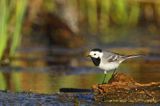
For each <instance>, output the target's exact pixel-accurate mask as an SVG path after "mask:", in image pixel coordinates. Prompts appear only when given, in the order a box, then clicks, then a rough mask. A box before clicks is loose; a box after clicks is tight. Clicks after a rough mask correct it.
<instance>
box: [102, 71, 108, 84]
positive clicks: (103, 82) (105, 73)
mask: <svg viewBox="0 0 160 106" xmlns="http://www.w3.org/2000/svg"><path fill="white" fill-rule="evenodd" d="M106 76H107V71H104V77H103V81H102V84H105V83H106V82H105V79H106Z"/></svg>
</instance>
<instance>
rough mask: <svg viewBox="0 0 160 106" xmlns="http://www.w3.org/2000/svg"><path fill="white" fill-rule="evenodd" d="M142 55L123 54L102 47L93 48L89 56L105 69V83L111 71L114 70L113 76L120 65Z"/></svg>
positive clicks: (96, 64) (95, 63)
mask: <svg viewBox="0 0 160 106" xmlns="http://www.w3.org/2000/svg"><path fill="white" fill-rule="evenodd" d="M140 56H141V55H139V54H138V55H122V54H118V53H114V52H110V51H104V50H102V49H100V48H94V49H92V50H91V51H90V52H89V54H88V57H90V58H91V60H92V62H93V63H94V65H95V66H97V67H99V68H100V69H102V70H104V78H103V81H102V84H104V83H105V79H106V75H107V73H108V72H109V71H113V74H112V76H113V75H114V74H115V72H116V69H117V68H118V67H119V65H120V64H121V63H122V62H123V61H125V60H127V59H130V58H136V57H140Z"/></svg>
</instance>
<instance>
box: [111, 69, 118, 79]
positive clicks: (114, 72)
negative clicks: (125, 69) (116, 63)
mask: <svg viewBox="0 0 160 106" xmlns="http://www.w3.org/2000/svg"><path fill="white" fill-rule="evenodd" d="M116 70H117V69H116V68H115V69H114V71H113V74H112V77H113V76H114V75H115V74H116Z"/></svg>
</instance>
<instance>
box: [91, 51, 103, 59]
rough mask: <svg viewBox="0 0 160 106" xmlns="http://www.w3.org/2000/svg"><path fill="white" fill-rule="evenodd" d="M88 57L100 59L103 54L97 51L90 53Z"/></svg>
mask: <svg viewBox="0 0 160 106" xmlns="http://www.w3.org/2000/svg"><path fill="white" fill-rule="evenodd" d="M89 55H90V56H91V57H93V58H98V57H100V58H101V57H102V56H103V53H102V52H99V51H91V52H90V53H89Z"/></svg>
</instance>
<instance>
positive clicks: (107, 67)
mask: <svg viewBox="0 0 160 106" xmlns="http://www.w3.org/2000/svg"><path fill="white" fill-rule="evenodd" d="M118 66H119V64H118V63H116V62H111V63H106V64H103V63H101V64H100V66H99V68H101V69H103V70H105V71H110V70H114V69H116V68H117V67H118Z"/></svg>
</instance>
